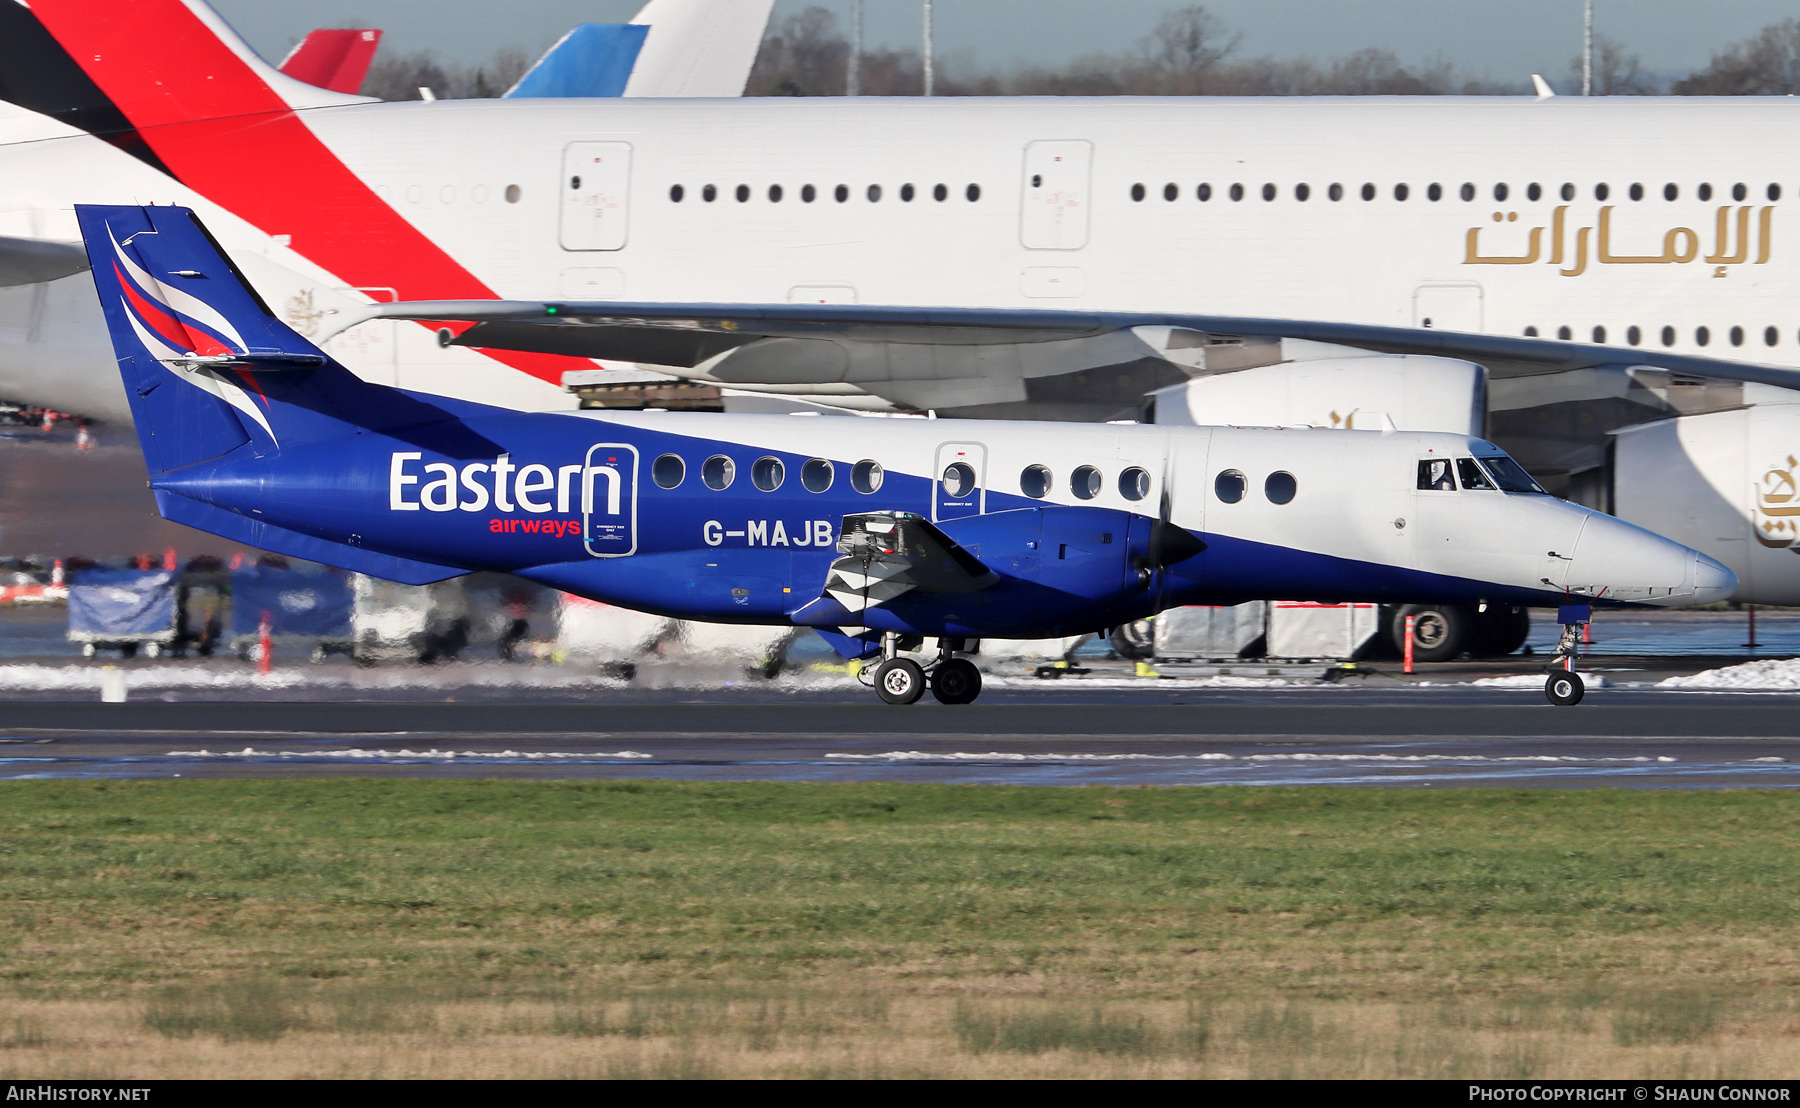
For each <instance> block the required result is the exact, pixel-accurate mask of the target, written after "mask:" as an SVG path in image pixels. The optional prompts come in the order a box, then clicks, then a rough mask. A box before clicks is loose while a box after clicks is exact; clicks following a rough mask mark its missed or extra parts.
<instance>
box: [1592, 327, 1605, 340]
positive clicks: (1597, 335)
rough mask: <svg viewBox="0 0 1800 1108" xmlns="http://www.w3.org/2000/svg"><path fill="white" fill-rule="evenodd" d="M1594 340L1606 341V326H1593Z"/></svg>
mask: <svg viewBox="0 0 1800 1108" xmlns="http://www.w3.org/2000/svg"><path fill="white" fill-rule="evenodd" d="M1594 341H1595V342H1605V341H1606V328H1604V327H1596V328H1594Z"/></svg>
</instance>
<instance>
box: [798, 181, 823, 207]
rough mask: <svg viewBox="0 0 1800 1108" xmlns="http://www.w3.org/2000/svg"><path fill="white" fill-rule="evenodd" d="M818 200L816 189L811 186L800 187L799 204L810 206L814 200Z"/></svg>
mask: <svg viewBox="0 0 1800 1108" xmlns="http://www.w3.org/2000/svg"><path fill="white" fill-rule="evenodd" d="M818 198H819V190H818V189H816V188H813V187H812V186H811V185H801V186H800V201H801V203H803V204H810V203H812V202H813V201H814V200H817V199H818Z"/></svg>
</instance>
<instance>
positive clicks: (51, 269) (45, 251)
mask: <svg viewBox="0 0 1800 1108" xmlns="http://www.w3.org/2000/svg"><path fill="white" fill-rule="evenodd" d="M87 267H88V259H87V251H86V250H84V249H82V246H81V244H80V243H78V242H51V241H49V240H47V239H16V238H7V237H5V236H0V288H4V287H8V286H11V285H35V284H37V283H38V282H40V281H54V280H57V279H58V278H61V277H67V276H69V275H70V274H71V273H80V272H81V271H82V270H84V269H86V268H87Z"/></svg>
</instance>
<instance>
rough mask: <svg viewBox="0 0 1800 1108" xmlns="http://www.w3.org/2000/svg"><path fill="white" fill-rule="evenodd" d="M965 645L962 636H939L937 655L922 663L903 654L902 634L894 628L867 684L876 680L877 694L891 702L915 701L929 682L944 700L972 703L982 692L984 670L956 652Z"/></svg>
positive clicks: (933, 694) (882, 640)
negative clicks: (957, 655)
mask: <svg viewBox="0 0 1800 1108" xmlns="http://www.w3.org/2000/svg"><path fill="white" fill-rule="evenodd" d="M914 641H915V644H916V642H917V640H914ZM963 647H964V642H963V640H962V639H957V638H944V639H939V640H938V656H937V658H936V659H935V660H933V661H931V662H927V663H926V664H925V665H920V664H919V663H917V662H915V661H913V660H912V659H911V658H902V657H900V636H899V635H897V634H895V633H893V632H891V631H890V632H889V633H887V634H886V635H883V636H882V639H881V653H882V660H881V662H880V663H879V664H877V665H876V666H875V668H874V669H873V670H871V671H867V672H868V673H869V676H868V677H867V678H865V679H864V684H873V685H874V687H875V695H876V696H879V697H880V698H881V699H882V700H884V701H886V702H887V703H889V704H915V703H917V702H918V700H919V698H920V697H922V696H924V695H925V689H926V688H927V687H928V686H929V687H930V689H931V695H932V696H935V697H937V699H938V703H940V704H969V703H972V702H973V701H974V700H975V698H976V697H978V696H980V695H981V671H980V670H979V669H976V668H975V663H974V662H971V661H969V660H968V659H967V658H958V657H956V656H955V652H956V651H958V650H961V649H963Z"/></svg>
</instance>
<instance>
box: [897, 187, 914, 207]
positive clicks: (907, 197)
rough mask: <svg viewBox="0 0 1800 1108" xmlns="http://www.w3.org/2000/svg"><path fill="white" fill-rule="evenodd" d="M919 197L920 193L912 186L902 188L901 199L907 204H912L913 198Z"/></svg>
mask: <svg viewBox="0 0 1800 1108" xmlns="http://www.w3.org/2000/svg"><path fill="white" fill-rule="evenodd" d="M917 195H918V192H917V191H916V190H915V189H914V188H913V187H912V186H911V185H901V186H900V199H901V200H904V201H905V202H906V203H908V204H910V203H912V200H913V197H915V196H917Z"/></svg>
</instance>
